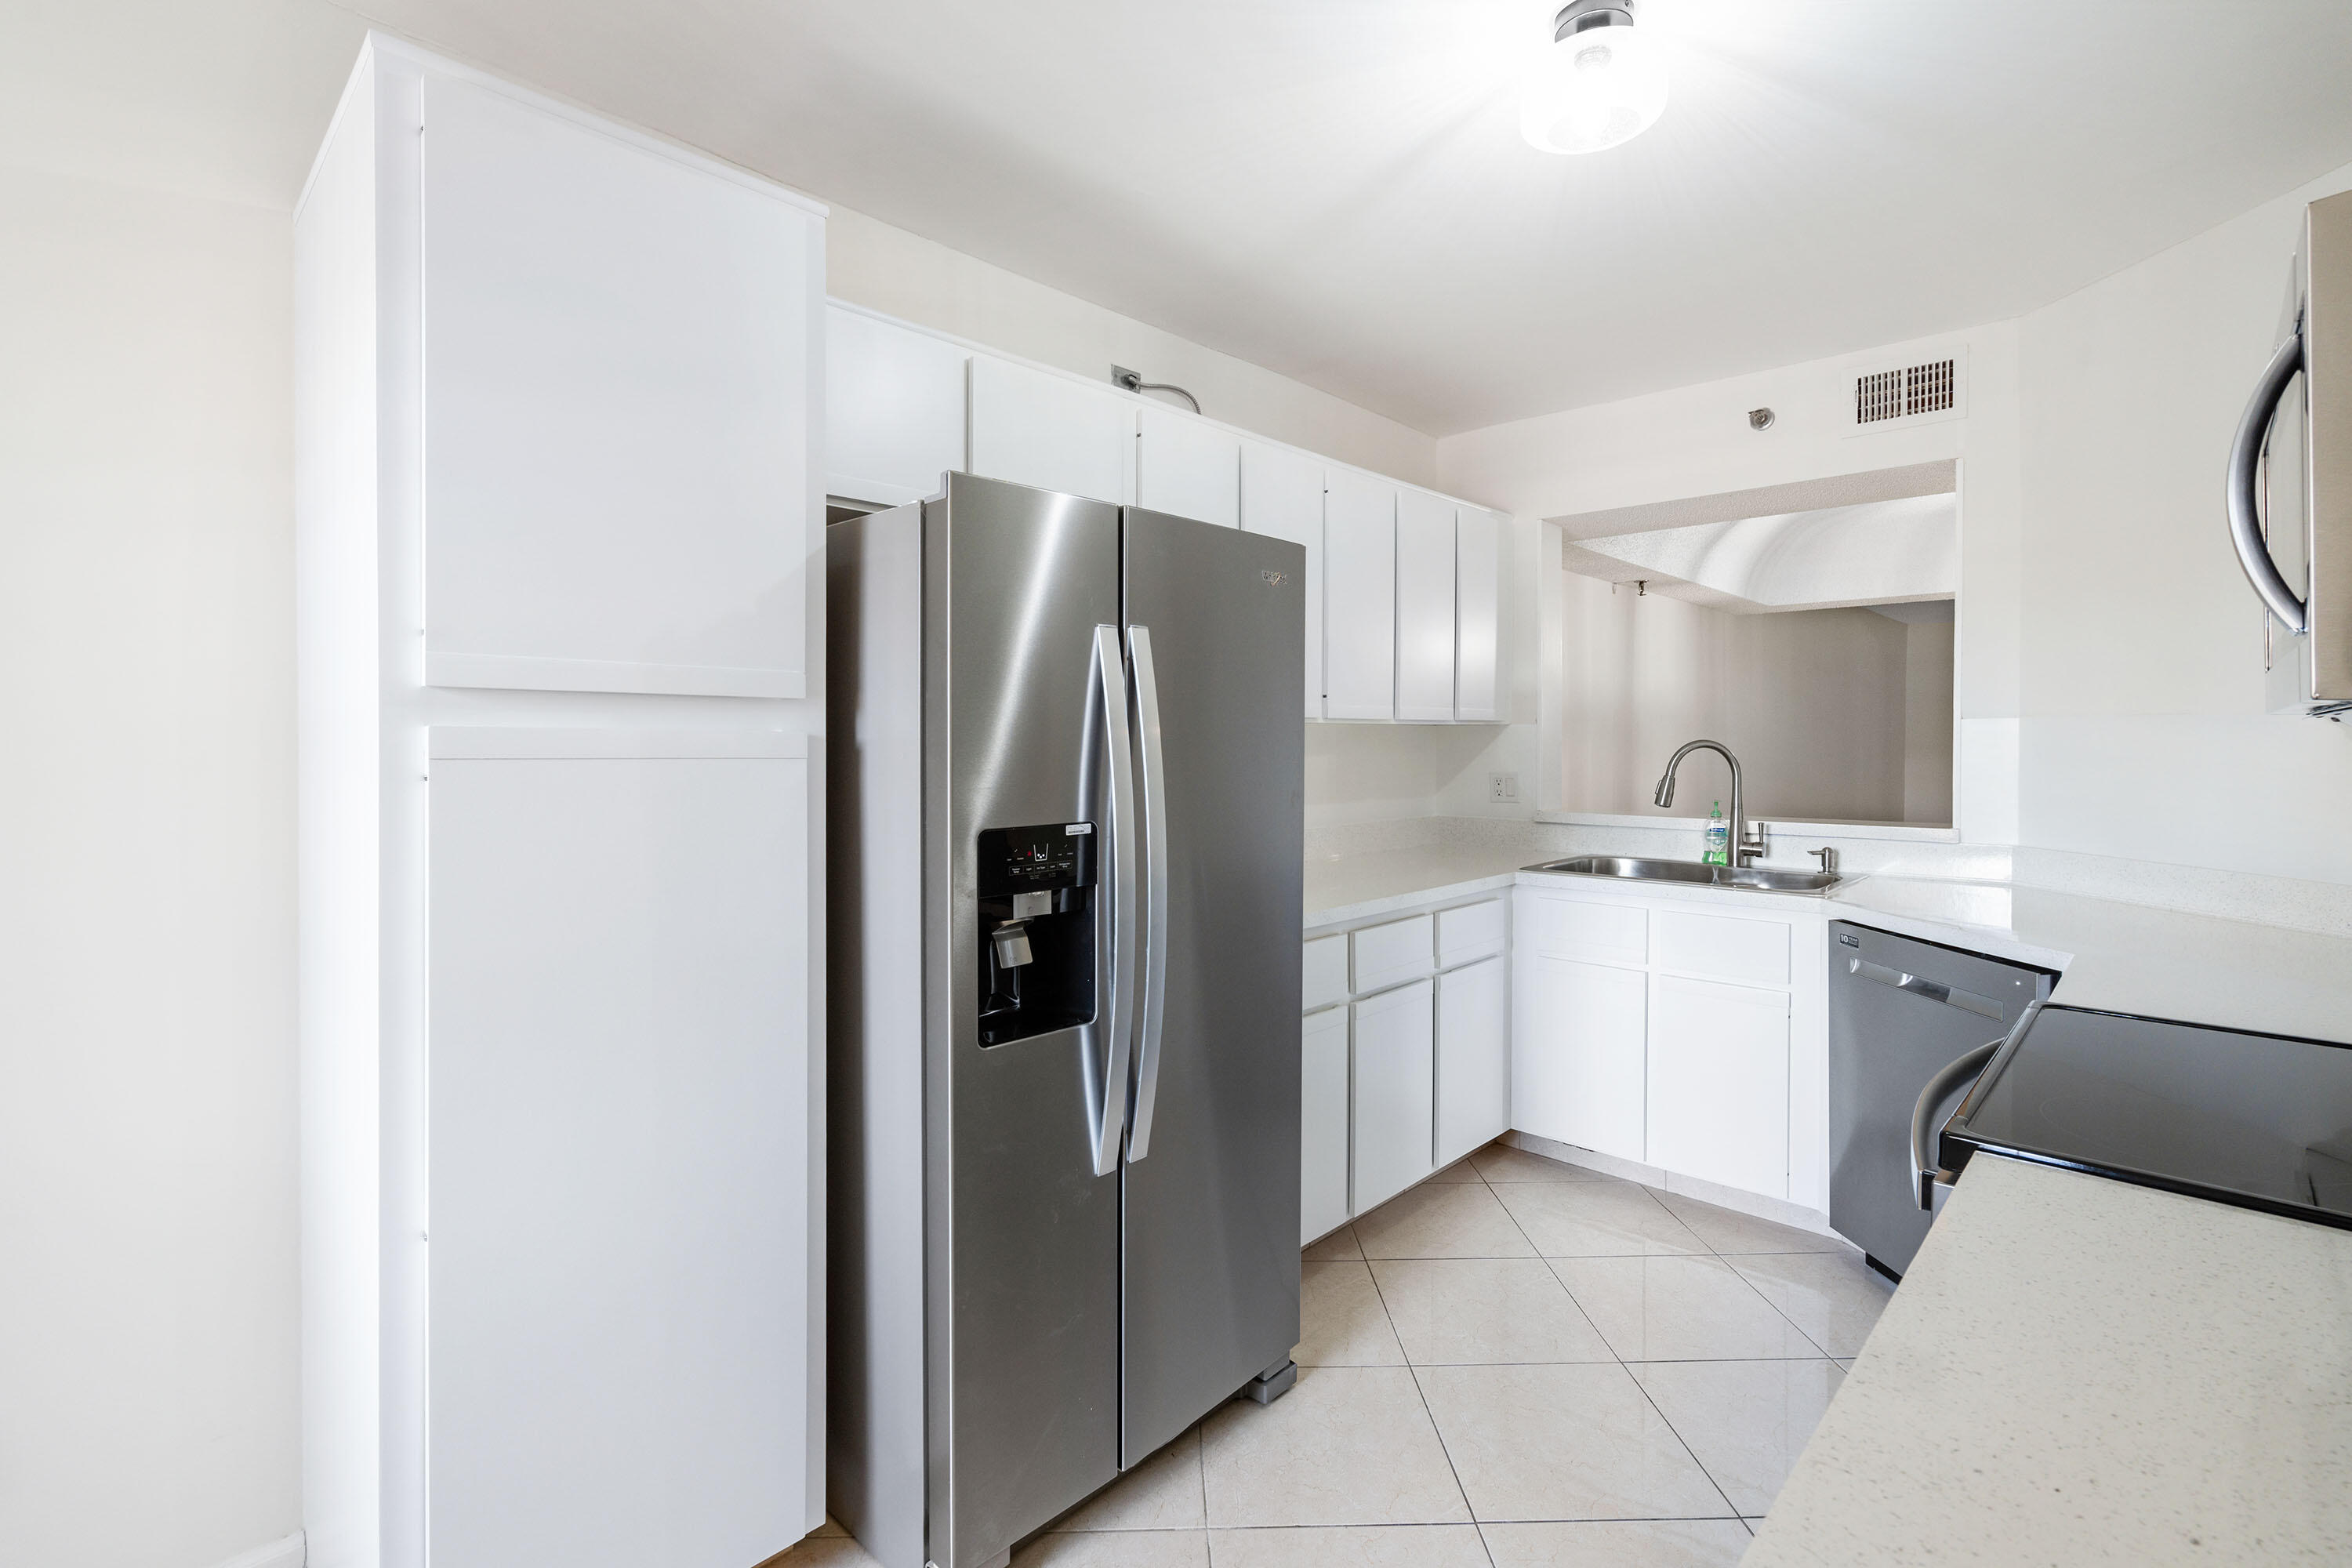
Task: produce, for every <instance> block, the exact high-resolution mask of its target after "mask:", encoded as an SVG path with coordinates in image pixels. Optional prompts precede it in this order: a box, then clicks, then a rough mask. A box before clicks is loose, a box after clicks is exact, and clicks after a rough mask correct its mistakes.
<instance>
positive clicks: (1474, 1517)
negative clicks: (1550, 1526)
mask: <svg viewBox="0 0 2352 1568" xmlns="http://www.w3.org/2000/svg"><path fill="white" fill-rule="evenodd" d="M1474 1168H1475V1167H1474ZM1485 1179H1486V1178H1485V1177H1483V1176H1482V1177H1480V1178H1479V1180H1481V1181H1484V1180H1485ZM1364 1272H1365V1273H1366V1274H1368V1275H1370V1276H1371V1280H1372V1298H1373V1300H1377V1301H1378V1302H1380V1304H1381V1318H1382V1319H1383V1320H1385V1321H1387V1323H1388V1326H1389V1333H1390V1334H1391V1336H1392V1337H1393V1338H1394V1339H1395V1340H1396V1342H1397V1353H1398V1354H1399V1355H1401V1356H1402V1357H1404V1370H1405V1374H1406V1375H1407V1376H1409V1377H1411V1378H1412V1393H1413V1397H1414V1398H1416V1399H1418V1400H1420V1401H1421V1413H1422V1414H1423V1415H1425V1416H1427V1417H1428V1418H1429V1430H1430V1434H1431V1436H1434V1437H1435V1438H1436V1439H1437V1451H1438V1452H1439V1453H1441V1454H1443V1455H1444V1456H1445V1473H1446V1474H1447V1475H1450V1476H1452V1477H1453V1478H1454V1491H1455V1492H1457V1493H1459V1494H1460V1496H1461V1498H1462V1511H1463V1512H1465V1513H1466V1514H1468V1515H1469V1516H1470V1528H1471V1529H1472V1530H1473V1531H1476V1532H1477V1536H1478V1550H1479V1551H1481V1552H1486V1568H1495V1554H1494V1552H1491V1551H1489V1550H1488V1549H1487V1546H1486V1531H1483V1530H1479V1529H1478V1510H1477V1509H1475V1507H1473V1506H1472V1505H1471V1502H1470V1489H1469V1488H1468V1487H1465V1486H1464V1485H1463V1484H1462V1470H1461V1468H1460V1467H1459V1466H1457V1465H1455V1464H1454V1450H1453V1448H1452V1447H1450V1446H1448V1445H1447V1443H1446V1441H1445V1428H1444V1427H1443V1426H1439V1425H1438V1424H1437V1412H1436V1411H1434V1410H1432V1409H1431V1408H1430V1407H1429V1390H1427V1389H1425V1388H1423V1387H1422V1385H1421V1369H1420V1368H1419V1367H1417V1366H1415V1365H1414V1364H1413V1362H1412V1352H1411V1351H1409V1350H1406V1349H1405V1348H1404V1336H1403V1335H1402V1334H1400V1333H1398V1332H1397V1327H1396V1314H1394V1313H1393V1312H1391V1311H1390V1310H1389V1299H1388V1295H1387V1293H1386V1292H1384V1291H1383V1290H1381V1276H1380V1272H1379V1271H1378V1270H1377V1269H1375V1268H1373V1267H1372V1260H1371V1259H1370V1258H1369V1257H1367V1258H1365V1259H1364Z"/></svg>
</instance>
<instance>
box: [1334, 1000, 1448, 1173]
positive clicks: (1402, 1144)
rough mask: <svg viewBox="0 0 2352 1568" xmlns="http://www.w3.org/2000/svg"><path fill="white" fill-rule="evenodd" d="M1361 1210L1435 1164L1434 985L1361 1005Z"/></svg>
mask: <svg viewBox="0 0 2352 1568" xmlns="http://www.w3.org/2000/svg"><path fill="white" fill-rule="evenodd" d="M1354 1011H1355V1015H1356V1018H1355V1028H1356V1081H1355V1151H1356V1182H1355V1194H1354V1195H1355V1205H1354V1207H1355V1212H1356V1213H1358V1214H1362V1213H1363V1212H1364V1211H1365V1210H1367V1209H1370V1208H1372V1207H1375V1206H1376V1205H1381V1204H1384V1203H1386V1202H1387V1201H1388V1200H1389V1199H1391V1198H1392V1197H1394V1196H1396V1195H1397V1194H1399V1193H1401V1192H1402V1191H1404V1190H1405V1188H1407V1187H1409V1186H1411V1185H1412V1184H1413V1183H1415V1182H1417V1181H1419V1180H1421V1179H1422V1178H1423V1176H1426V1175H1427V1174H1429V1173H1430V1172H1432V1171H1433V1170H1435V1169H1436V1166H1434V1165H1433V1164H1432V1163H1430V1155H1431V1142H1432V1138H1433V1133H1434V1131H1435V1129H1434V1126H1433V1112H1434V1110H1435V1098H1436V1085H1437V1063H1436V1059H1435V1044H1436V1042H1435V1037H1434V1029H1433V1026H1434V1023H1435V1020H1434V1018H1433V1016H1431V1012H1430V984H1429V982H1428V981H1426V980H1416V981H1414V982H1413V983H1412V984H1410V985H1401V986H1399V987H1398V988H1397V989H1396V990H1394V991H1387V992H1383V993H1381V994H1380V995H1378V996H1373V997H1370V998H1368V999H1367V1000H1365V1001H1362V1002H1359V1003H1357V1004H1356V1005H1355V1009H1354Z"/></svg>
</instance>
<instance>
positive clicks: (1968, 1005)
mask: <svg viewBox="0 0 2352 1568" xmlns="http://www.w3.org/2000/svg"><path fill="white" fill-rule="evenodd" d="M1845 971H1846V973H1848V974H1858V975H1860V976H1862V978H1863V979H1864V980H1874V981H1876V982H1877V983H1878V984H1881V985H1892V986H1893V987H1895V990H1897V991H1908V992H1909V993H1911V994H1913V995H1914V996H1924V997H1926V998H1927V1000H1928V1001H1930V1002H1941V1003H1942V1004H1944V1005H1945V1006H1947V1007H1958V1008H1959V1009H1960V1010H1962V1011H1963V1012H1968V1013H1974V1014H1976V1015H1977V1016H1979V1017H1984V1018H1990V1019H1993V1020H1995V1021H1996V1022H1998V1021H1999V1020H2000V1003H1998V1002H1996V1001H1994V1000H1993V999H1992V998H1991V997H1990V996H1979V995H1978V994H1976V993H1975V992H1973V991H1962V990H1960V989H1959V988H1958V986H1954V985H1947V984H1944V983H1943V982H1942V981H1940V980H1930V979H1928V978H1927V976H1926V975H1924V974H1907V973H1904V972H1903V971H1902V970H1900V969H1889V968H1887V967H1886V965H1885V964H1883V963H1871V962H1870V960H1868V959H1866V958H1849V959H1847V960H1846V961H1845Z"/></svg>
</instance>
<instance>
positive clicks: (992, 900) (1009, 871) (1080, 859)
mask: <svg viewBox="0 0 2352 1568" xmlns="http://www.w3.org/2000/svg"><path fill="white" fill-rule="evenodd" d="M979 850H980V867H979V870H980V878H979V882H980V921H979V940H980V952H979V953H978V955H977V956H978V958H979V962H980V1043H981V1044H982V1045H983V1046H1002V1045H1005V1044H1007V1043H1009V1042H1011V1041H1013V1040H1025V1039H1027V1038H1029V1037H1031V1036H1032V1035H1043V1034H1048V1033H1050V1032H1052V1031H1053V1030H1055V1029H1068V1028H1074V1027H1076V1026H1078V1025H1080V1024H1083V1023H1085V1022H1087V1020H1088V1019H1090V1018H1092V1017H1093V1016H1095V898H1094V895H1095V829H1094V824H1093V823H1091V822H1070V823H1061V822H1057V823H1052V824H1049V825H1047V826H1040V827H992V828H988V829H985V830H984V831H982V834H981V835H980V841H979Z"/></svg>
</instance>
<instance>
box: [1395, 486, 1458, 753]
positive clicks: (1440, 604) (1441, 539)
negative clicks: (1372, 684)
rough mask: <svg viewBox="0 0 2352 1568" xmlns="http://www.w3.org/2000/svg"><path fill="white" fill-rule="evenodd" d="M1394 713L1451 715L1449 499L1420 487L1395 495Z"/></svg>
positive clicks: (1419, 718)
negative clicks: (1395, 693) (1395, 691)
mask: <svg viewBox="0 0 2352 1568" xmlns="http://www.w3.org/2000/svg"><path fill="white" fill-rule="evenodd" d="M1396 509H1397V510H1396V690H1397V695H1396V716H1397V717H1398V718H1399V719H1402V720H1405V721H1408V722H1413V723H1444V722H1447V721H1450V720H1452V719H1453V717H1454V503H1453V502H1452V501H1450V500H1446V499H1445V498H1444V497H1443V496H1433V495H1431V494H1430V493H1429V492H1428V491H1426V490H1410V489H1408V490H1399V491H1398V492H1397V501H1396Z"/></svg>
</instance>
